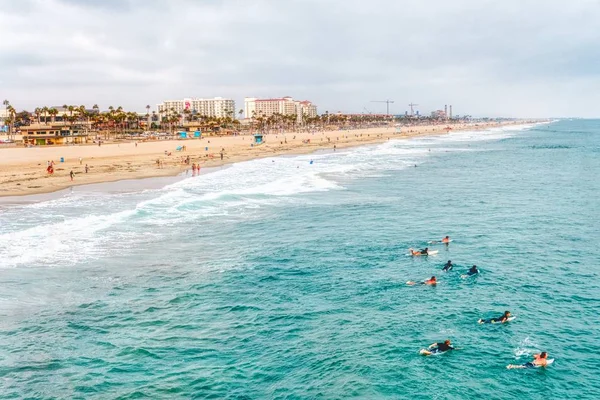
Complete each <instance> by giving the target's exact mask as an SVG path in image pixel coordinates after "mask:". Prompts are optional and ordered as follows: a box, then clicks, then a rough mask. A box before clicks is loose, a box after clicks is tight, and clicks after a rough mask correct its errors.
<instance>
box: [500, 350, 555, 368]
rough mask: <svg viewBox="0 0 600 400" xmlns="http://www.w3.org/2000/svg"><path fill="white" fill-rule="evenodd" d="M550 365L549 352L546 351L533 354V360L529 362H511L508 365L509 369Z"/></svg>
mask: <svg viewBox="0 0 600 400" xmlns="http://www.w3.org/2000/svg"><path fill="white" fill-rule="evenodd" d="M547 366H548V353H546V352H545V351H543V352H541V353H540V354H534V355H533V361H530V362H528V363H525V364H522V365H517V364H509V365H507V366H506V368H507V369H524V368H536V367H547Z"/></svg>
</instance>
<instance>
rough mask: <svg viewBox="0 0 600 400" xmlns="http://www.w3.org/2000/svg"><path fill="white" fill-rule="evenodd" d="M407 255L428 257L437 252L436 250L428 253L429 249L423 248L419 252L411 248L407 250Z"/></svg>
mask: <svg viewBox="0 0 600 400" xmlns="http://www.w3.org/2000/svg"><path fill="white" fill-rule="evenodd" d="M408 253H409V255H411V256H429V255H433V254H437V253H438V251H437V250H434V251H430V250H429V247H425V248H424V249H423V250H420V251H415V249H413V248H412V247H411V248H410V249H408Z"/></svg>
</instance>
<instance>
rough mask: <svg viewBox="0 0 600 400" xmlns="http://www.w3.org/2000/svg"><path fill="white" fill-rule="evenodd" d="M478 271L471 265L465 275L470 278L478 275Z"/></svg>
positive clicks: (475, 266)
mask: <svg viewBox="0 0 600 400" xmlns="http://www.w3.org/2000/svg"><path fill="white" fill-rule="evenodd" d="M478 273H479V270H478V269H477V265H473V266H472V267H471V268H470V269H469V272H467V275H469V276H471V275H475V274H478Z"/></svg>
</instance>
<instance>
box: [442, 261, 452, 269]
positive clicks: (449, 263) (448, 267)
mask: <svg viewBox="0 0 600 400" xmlns="http://www.w3.org/2000/svg"><path fill="white" fill-rule="evenodd" d="M453 267H454V265H452V261H450V260H448V262H447V263H446V264H445V265H444V268H442V271H444V272H450V270H451V269H452V268H453Z"/></svg>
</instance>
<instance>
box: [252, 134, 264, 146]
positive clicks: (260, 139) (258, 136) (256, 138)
mask: <svg viewBox="0 0 600 400" xmlns="http://www.w3.org/2000/svg"><path fill="white" fill-rule="evenodd" d="M254 143H255V144H262V143H263V135H262V133H257V134H255V135H254Z"/></svg>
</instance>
